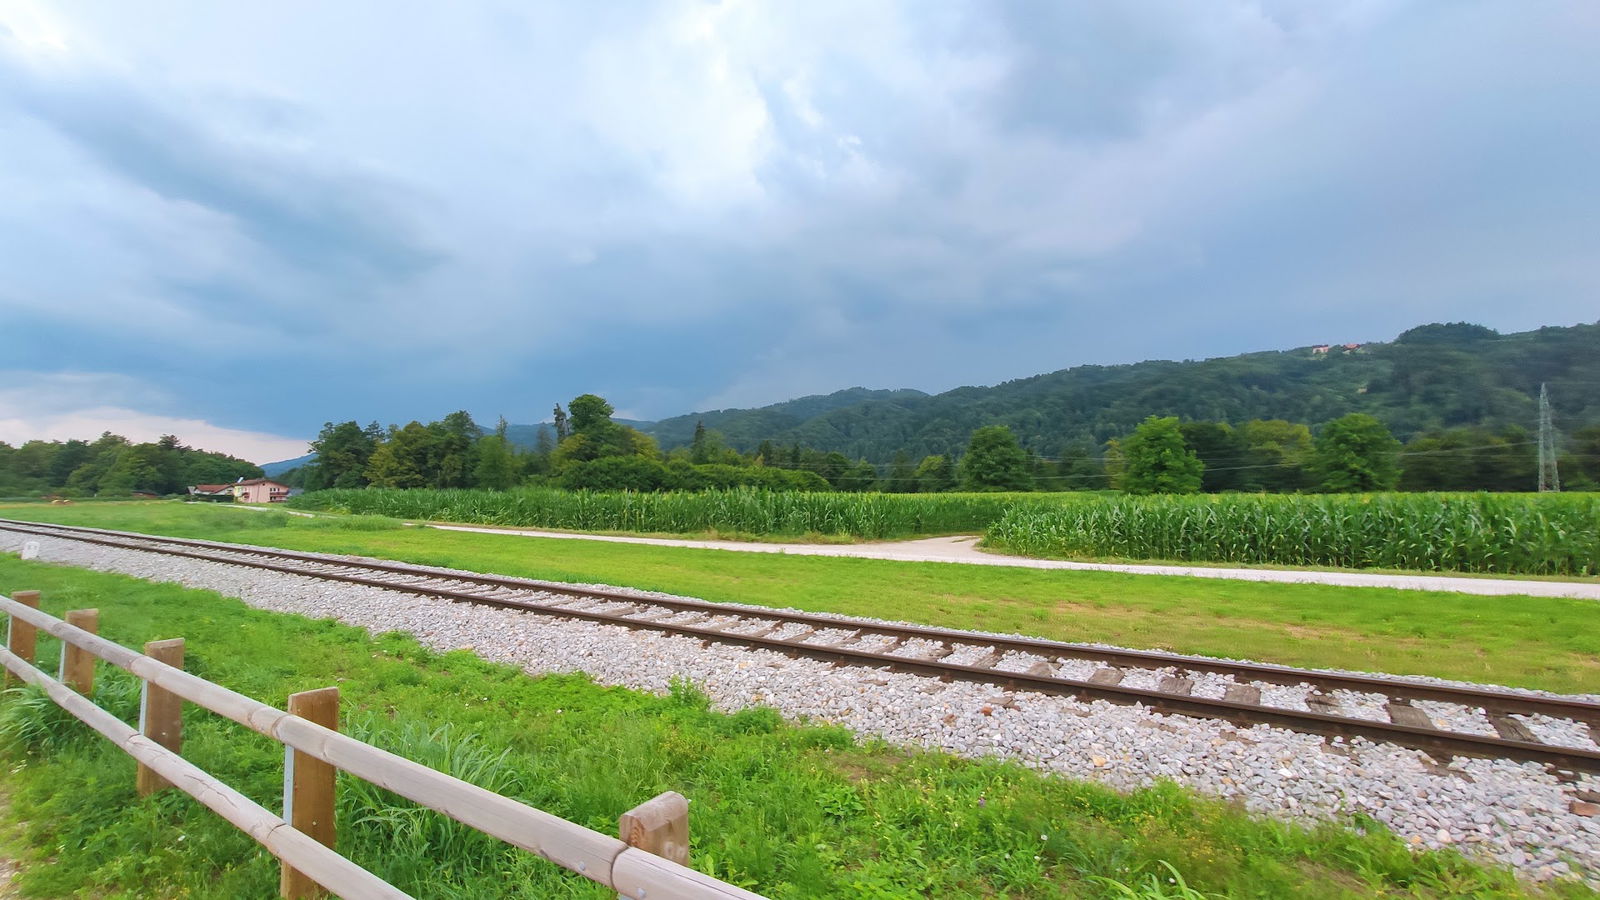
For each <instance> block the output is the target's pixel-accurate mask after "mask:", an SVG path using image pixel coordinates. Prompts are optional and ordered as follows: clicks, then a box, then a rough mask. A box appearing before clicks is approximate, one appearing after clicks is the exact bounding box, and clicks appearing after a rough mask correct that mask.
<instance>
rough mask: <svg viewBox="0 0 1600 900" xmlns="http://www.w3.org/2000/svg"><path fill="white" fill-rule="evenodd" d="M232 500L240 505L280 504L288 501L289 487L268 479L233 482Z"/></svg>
mask: <svg viewBox="0 0 1600 900" xmlns="http://www.w3.org/2000/svg"><path fill="white" fill-rule="evenodd" d="M232 487H233V499H235V500H237V501H239V502H240V503H282V502H283V501H285V500H287V499H289V486H288V485H287V484H279V483H278V482H276V481H273V480H272V479H270V478H250V479H246V480H240V481H236V482H234V484H233V485H232Z"/></svg>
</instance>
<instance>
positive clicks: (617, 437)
mask: <svg viewBox="0 0 1600 900" xmlns="http://www.w3.org/2000/svg"><path fill="white" fill-rule="evenodd" d="M567 408H568V409H569V410H571V411H572V418H571V432H572V433H571V434H569V435H568V436H567V437H565V438H563V439H562V440H561V442H560V443H559V444H557V445H556V449H555V450H554V451H553V452H552V453H551V454H550V464H551V466H552V468H554V469H555V470H558V471H559V470H560V469H561V468H562V467H564V466H566V465H569V464H571V463H580V462H588V461H590V460H596V459H604V458H606V457H609V456H647V457H650V458H652V459H654V458H656V457H657V456H659V455H660V451H659V450H658V449H657V448H656V442H655V441H654V440H652V439H651V438H650V437H649V436H648V435H646V434H643V433H641V432H639V431H637V430H635V429H633V428H629V427H628V426H626V425H622V424H619V423H617V422H613V421H611V413H612V407H611V404H610V403H607V402H606V401H605V398H603V397H598V396H596V395H594V394H583V395H581V396H578V397H574V398H573V399H572V402H571V403H569V404H567Z"/></svg>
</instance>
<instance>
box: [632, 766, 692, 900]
mask: <svg viewBox="0 0 1600 900" xmlns="http://www.w3.org/2000/svg"><path fill="white" fill-rule="evenodd" d="M617 837H619V838H621V839H622V842H623V843H624V844H627V845H628V846H630V847H637V848H639V849H640V850H643V851H644V852H646V853H653V854H655V855H656V856H659V857H662V858H663V859H669V860H671V861H673V862H675V863H677V864H678V865H680V866H687V865H688V864H689V801H688V799H687V798H685V797H684V796H683V795H682V794H680V793H678V792H677V791H667V792H666V793H664V794H659V795H657V796H655V797H653V798H651V799H649V800H646V801H645V802H643V803H641V804H639V805H638V806H635V807H634V808H633V809H630V810H628V811H627V812H625V813H623V814H622V816H621V817H620V818H618V819H617ZM617 896H619V897H624V898H626V895H625V894H618V895H617Z"/></svg>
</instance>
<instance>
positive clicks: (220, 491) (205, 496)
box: [189, 484, 233, 501]
mask: <svg viewBox="0 0 1600 900" xmlns="http://www.w3.org/2000/svg"><path fill="white" fill-rule="evenodd" d="M189 496H191V497H193V498H194V499H196V500H212V501H227V500H232V499H233V485H231V484H192V485H190V486H189Z"/></svg>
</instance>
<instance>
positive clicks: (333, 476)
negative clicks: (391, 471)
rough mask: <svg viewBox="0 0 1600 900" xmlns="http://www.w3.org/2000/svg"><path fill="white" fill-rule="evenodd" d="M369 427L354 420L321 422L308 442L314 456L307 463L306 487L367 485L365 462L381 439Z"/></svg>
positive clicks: (313, 488) (368, 460)
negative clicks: (316, 431)
mask: <svg viewBox="0 0 1600 900" xmlns="http://www.w3.org/2000/svg"><path fill="white" fill-rule="evenodd" d="M375 424H376V423H374V425H375ZM371 427H372V426H369V427H368V428H367V429H362V427H361V426H359V425H357V424H356V423H355V422H354V421H349V422H340V423H338V424H334V423H333V422H324V423H323V425H322V431H321V432H320V433H318V434H317V437H316V439H315V440H313V441H312V442H311V452H312V453H315V454H316V455H317V458H316V459H315V460H313V461H311V462H310V463H307V464H306V467H305V468H306V474H305V485H306V490H311V491H316V490H321V489H323V488H356V487H366V486H367V463H368V462H370V461H371V460H372V453H373V451H374V450H376V449H377V448H378V441H379V439H380V438H379V436H377V435H374V434H372V432H371ZM380 434H381V432H380Z"/></svg>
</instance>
